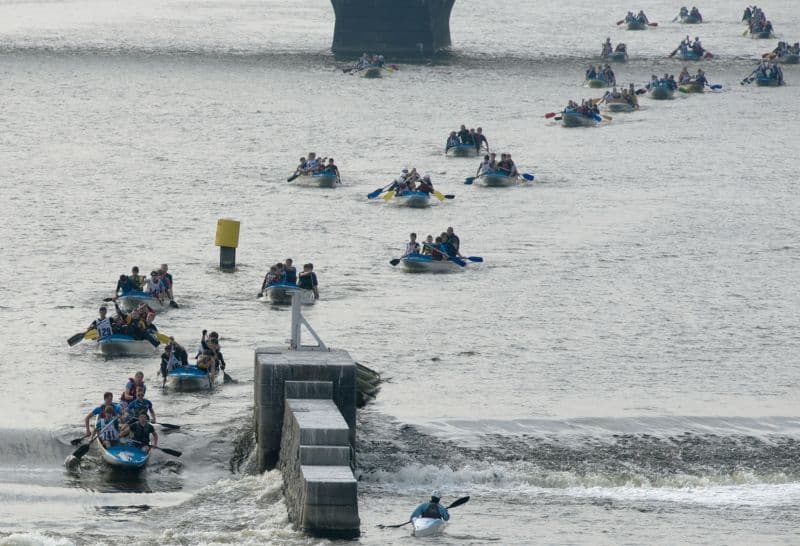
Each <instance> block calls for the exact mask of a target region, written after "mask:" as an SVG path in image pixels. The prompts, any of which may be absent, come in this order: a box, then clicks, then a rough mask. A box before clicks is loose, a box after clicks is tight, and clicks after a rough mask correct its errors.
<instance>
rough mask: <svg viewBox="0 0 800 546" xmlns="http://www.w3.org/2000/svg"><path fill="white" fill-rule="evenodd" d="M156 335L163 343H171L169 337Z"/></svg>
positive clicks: (158, 333)
mask: <svg viewBox="0 0 800 546" xmlns="http://www.w3.org/2000/svg"><path fill="white" fill-rule="evenodd" d="M154 335H155V336H156V339H157V340H158V341H160V342H161V343H169V336H168V335H167V334H162V333H161V332H156V333H155V334H154Z"/></svg>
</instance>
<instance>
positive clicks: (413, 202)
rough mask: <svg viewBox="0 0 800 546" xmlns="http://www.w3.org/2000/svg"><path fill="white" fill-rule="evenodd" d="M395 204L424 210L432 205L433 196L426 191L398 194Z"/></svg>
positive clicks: (395, 197)
mask: <svg viewBox="0 0 800 546" xmlns="http://www.w3.org/2000/svg"><path fill="white" fill-rule="evenodd" d="M394 202H395V204H397V205H400V206H404V207H411V208H412V209H424V208H425V207H429V206H430V205H431V194H429V193H426V192H424V191H408V192H405V193H403V194H396V195H395V196H394Z"/></svg>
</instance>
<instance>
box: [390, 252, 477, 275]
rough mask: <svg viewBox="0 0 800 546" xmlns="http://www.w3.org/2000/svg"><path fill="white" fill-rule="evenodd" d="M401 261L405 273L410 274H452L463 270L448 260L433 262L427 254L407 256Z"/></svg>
mask: <svg viewBox="0 0 800 546" xmlns="http://www.w3.org/2000/svg"><path fill="white" fill-rule="evenodd" d="M401 261H402V262H403V267H404V268H405V269H406V271H409V272H411V273H452V272H454V271H461V270H462V269H464V268H463V267H461V266H460V265H458V264H457V263H455V262H452V261H450V260H434V259H433V258H431V257H430V255H428V254H409V255H408V256H404V257H403V258H402V259H401ZM467 263H469V262H467Z"/></svg>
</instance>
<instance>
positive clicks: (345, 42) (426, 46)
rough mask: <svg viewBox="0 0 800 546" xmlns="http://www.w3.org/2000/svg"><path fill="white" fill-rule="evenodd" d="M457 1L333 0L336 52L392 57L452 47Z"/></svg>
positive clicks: (415, 54) (414, 54) (427, 53)
mask: <svg viewBox="0 0 800 546" xmlns="http://www.w3.org/2000/svg"><path fill="white" fill-rule="evenodd" d="M454 2H455V0H331V3H332V4H333V10H334V12H335V13H336V28H335V29H334V31H333V46H332V49H333V52H334V54H336V55H340V56H359V55H361V53H363V52H367V53H374V54H380V55H391V56H393V57H422V56H426V57H427V56H432V55H434V54H436V53H437V52H439V51H441V50H443V49H447V48H449V47H450V11H451V10H452V8H453V3H454ZM387 61H390V59H387ZM390 62H391V61H390Z"/></svg>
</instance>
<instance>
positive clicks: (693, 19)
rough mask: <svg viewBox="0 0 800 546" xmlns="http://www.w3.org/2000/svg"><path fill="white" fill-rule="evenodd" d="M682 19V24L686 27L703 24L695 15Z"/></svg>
mask: <svg viewBox="0 0 800 546" xmlns="http://www.w3.org/2000/svg"><path fill="white" fill-rule="evenodd" d="M680 19H681V23H683V24H684V25H699V24H700V23H702V22H703V21H702V20H701V19H700V18H699V17H695V16H694V15H683V16H682V17H681V18H680Z"/></svg>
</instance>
